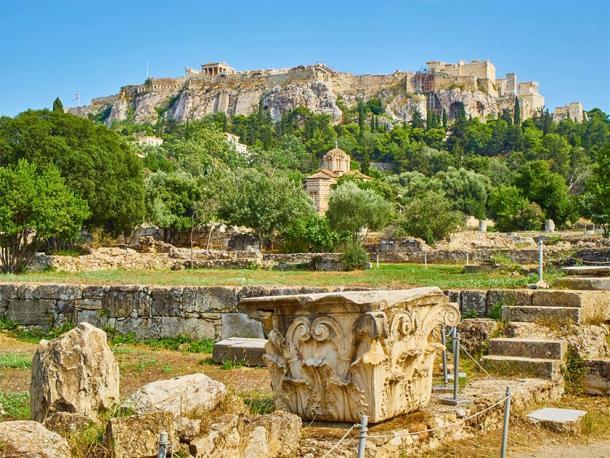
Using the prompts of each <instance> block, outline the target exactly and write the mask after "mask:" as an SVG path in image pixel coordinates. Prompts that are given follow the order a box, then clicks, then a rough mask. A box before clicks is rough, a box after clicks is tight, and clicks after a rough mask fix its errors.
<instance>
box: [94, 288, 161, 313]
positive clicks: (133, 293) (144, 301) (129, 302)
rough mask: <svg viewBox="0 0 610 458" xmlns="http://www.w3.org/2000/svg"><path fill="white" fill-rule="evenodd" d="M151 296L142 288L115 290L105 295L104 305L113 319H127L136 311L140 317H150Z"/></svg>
mask: <svg viewBox="0 0 610 458" xmlns="http://www.w3.org/2000/svg"><path fill="white" fill-rule="evenodd" d="M150 302H151V299H150V295H149V294H148V292H147V291H146V290H144V289H142V288H140V287H129V286H123V287H121V288H120V289H119V288H113V289H111V290H109V291H108V293H107V294H105V295H104V297H103V300H102V305H103V308H104V309H105V310H108V313H109V315H110V316H111V317H116V318H126V317H129V316H132V312H133V311H134V310H135V311H136V312H137V314H138V316H149V314H150Z"/></svg>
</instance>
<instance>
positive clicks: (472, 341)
mask: <svg viewBox="0 0 610 458" xmlns="http://www.w3.org/2000/svg"><path fill="white" fill-rule="evenodd" d="M498 326H499V323H498V322H497V321H496V320H492V319H490V318H466V319H464V320H462V322H461V323H460V324H459V325H458V330H459V331H460V345H461V346H462V347H463V348H464V349H466V351H467V352H469V353H470V354H472V355H474V354H475V353H478V352H481V351H483V350H485V349H486V347H487V345H488V342H489V339H490V338H491V336H492V335H493V334H494V333H495V332H496V331H497V329H498Z"/></svg>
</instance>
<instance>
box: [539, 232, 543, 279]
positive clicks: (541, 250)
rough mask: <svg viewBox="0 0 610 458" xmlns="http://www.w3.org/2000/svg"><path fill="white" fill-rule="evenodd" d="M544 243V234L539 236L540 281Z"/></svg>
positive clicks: (540, 277)
mask: <svg viewBox="0 0 610 458" xmlns="http://www.w3.org/2000/svg"><path fill="white" fill-rule="evenodd" d="M543 245H544V239H543V237H542V236H540V237H538V281H542V261H543V259H542V258H543V254H542V252H543Z"/></svg>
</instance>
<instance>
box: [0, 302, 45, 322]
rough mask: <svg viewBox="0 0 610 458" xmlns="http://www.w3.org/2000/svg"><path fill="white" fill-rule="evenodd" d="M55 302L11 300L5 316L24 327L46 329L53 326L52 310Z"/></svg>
mask: <svg viewBox="0 0 610 458" xmlns="http://www.w3.org/2000/svg"><path fill="white" fill-rule="evenodd" d="M54 307H55V301H54V300H52V299H38V300H34V299H12V300H11V301H9V303H8V309H7V311H6V316H7V318H8V319H9V320H11V321H15V322H17V323H19V324H21V325H24V326H42V327H48V326H51V325H52V324H53V315H52V313H53V308H54Z"/></svg>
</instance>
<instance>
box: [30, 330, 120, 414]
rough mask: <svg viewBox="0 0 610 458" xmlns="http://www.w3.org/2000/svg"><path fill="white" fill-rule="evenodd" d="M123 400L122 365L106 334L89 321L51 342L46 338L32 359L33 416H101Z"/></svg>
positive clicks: (31, 391)
mask: <svg viewBox="0 0 610 458" xmlns="http://www.w3.org/2000/svg"><path fill="white" fill-rule="evenodd" d="M118 400H119V365H118V364H117V362H116V360H115V359H114V355H113V354H112V351H111V350H110V348H109V347H108V343H107V342H106V333H105V332H104V331H102V330H101V329H97V328H95V327H93V326H91V325H90V324H88V323H81V324H79V325H78V326H77V327H76V328H74V329H72V330H70V331H68V332H66V333H65V334H62V335H61V336H59V337H57V338H56V339H53V340H51V341H46V340H42V341H41V342H40V344H39V345H38V349H37V350H36V354H35V355H34V360H33V362H32V382H31V386H30V406H31V410H32V419H34V420H36V421H40V422H42V421H44V420H45V419H46V418H47V416H49V415H50V414H52V413H54V412H72V413H80V414H83V415H85V416H88V417H91V418H94V419H95V418H97V415H98V413H99V412H100V411H103V410H107V409H110V408H111V407H113V406H114V405H115V404H116V403H117V402H118Z"/></svg>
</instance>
